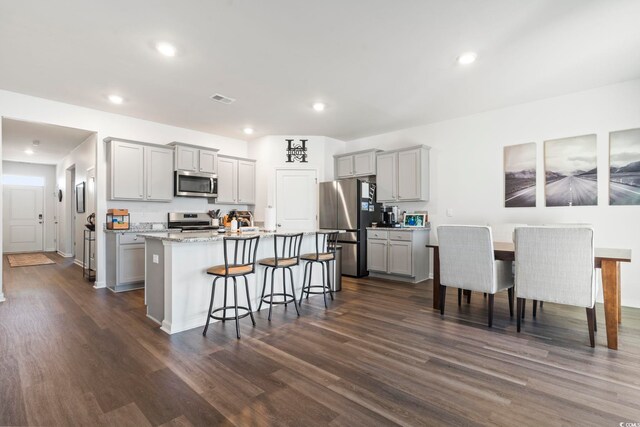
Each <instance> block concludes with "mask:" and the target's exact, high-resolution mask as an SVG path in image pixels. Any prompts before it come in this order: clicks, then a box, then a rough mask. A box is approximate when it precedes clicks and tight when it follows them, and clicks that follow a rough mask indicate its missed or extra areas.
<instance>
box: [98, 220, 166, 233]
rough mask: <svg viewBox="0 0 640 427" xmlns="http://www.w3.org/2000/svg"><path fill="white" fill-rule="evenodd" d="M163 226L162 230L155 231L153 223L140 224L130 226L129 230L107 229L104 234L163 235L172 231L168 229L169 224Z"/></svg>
mask: <svg viewBox="0 0 640 427" xmlns="http://www.w3.org/2000/svg"><path fill="white" fill-rule="evenodd" d="M161 225H162V228H156V229H154V228H151V227H152V223H149V222H142V223H139V224H130V225H129V229H128V230H107V229H106V228H105V229H104V232H105V233H163V232H164V233H166V232H168V231H170V229H169V228H167V224H161ZM105 227H106V225H105Z"/></svg>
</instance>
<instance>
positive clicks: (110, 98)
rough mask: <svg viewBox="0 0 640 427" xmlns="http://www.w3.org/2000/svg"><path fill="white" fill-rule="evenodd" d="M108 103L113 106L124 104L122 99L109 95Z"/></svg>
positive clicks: (118, 96)
mask: <svg viewBox="0 0 640 427" xmlns="http://www.w3.org/2000/svg"><path fill="white" fill-rule="evenodd" d="M109 101H111V102H112V103H114V104H122V103H123V102H124V98H123V97H121V96H120V95H109Z"/></svg>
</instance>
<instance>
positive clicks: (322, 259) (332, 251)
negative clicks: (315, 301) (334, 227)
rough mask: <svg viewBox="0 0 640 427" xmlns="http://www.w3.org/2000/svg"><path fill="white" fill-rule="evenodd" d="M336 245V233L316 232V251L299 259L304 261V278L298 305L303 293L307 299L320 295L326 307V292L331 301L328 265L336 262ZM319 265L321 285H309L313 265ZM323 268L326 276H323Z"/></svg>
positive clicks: (331, 292) (331, 293)
mask: <svg viewBox="0 0 640 427" xmlns="http://www.w3.org/2000/svg"><path fill="white" fill-rule="evenodd" d="M337 243H338V232H337V231H318V232H316V251H315V253H309V254H304V255H302V256H301V257H300V258H301V259H302V260H303V261H306V264H305V266H304V278H303V280H302V292H301V294H300V304H302V297H304V295H305V293H306V294H307V299H309V295H319V294H322V297H323V298H324V306H325V308H326V307H327V291H329V296H330V297H331V299H332V300H333V291H332V290H331V275H330V274H329V263H330V262H331V261H335V260H336V246H337ZM314 263H319V264H320V267H321V269H322V285H311V276H312V275H313V264H314ZM309 266H311V268H310V269H309V283H308V284H307V267H309ZM325 268H326V270H327V274H326V275H325V271H324V270H325ZM313 288H315V289H317V288H321V289H322V291H317V290H316V291H312V290H311V289H313Z"/></svg>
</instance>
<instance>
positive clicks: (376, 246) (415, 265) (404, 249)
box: [367, 228, 429, 282]
mask: <svg viewBox="0 0 640 427" xmlns="http://www.w3.org/2000/svg"><path fill="white" fill-rule="evenodd" d="M428 243H429V229H424V228H421V229H410V230H402V229H401V230H398V229H389V230H384V229H370V230H367V269H368V270H369V273H371V275H372V276H378V277H386V278H389V279H396V280H403V281H410V282H420V281H423V280H426V279H427V278H428V275H429V257H428V255H429V254H428V252H427V248H426V247H425V245H427V244H428Z"/></svg>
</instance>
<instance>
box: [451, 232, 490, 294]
mask: <svg viewBox="0 0 640 427" xmlns="http://www.w3.org/2000/svg"><path fill="white" fill-rule="evenodd" d="M438 245H439V253H440V283H442V285H444V286H451V287H453V288H461V289H466V290H470V291H478V292H489V293H492V294H493V293H496V292H497V290H498V288H497V283H496V277H495V264H494V255H493V241H492V237H491V228H490V227H487V226H479V225H441V226H440V227H438Z"/></svg>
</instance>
